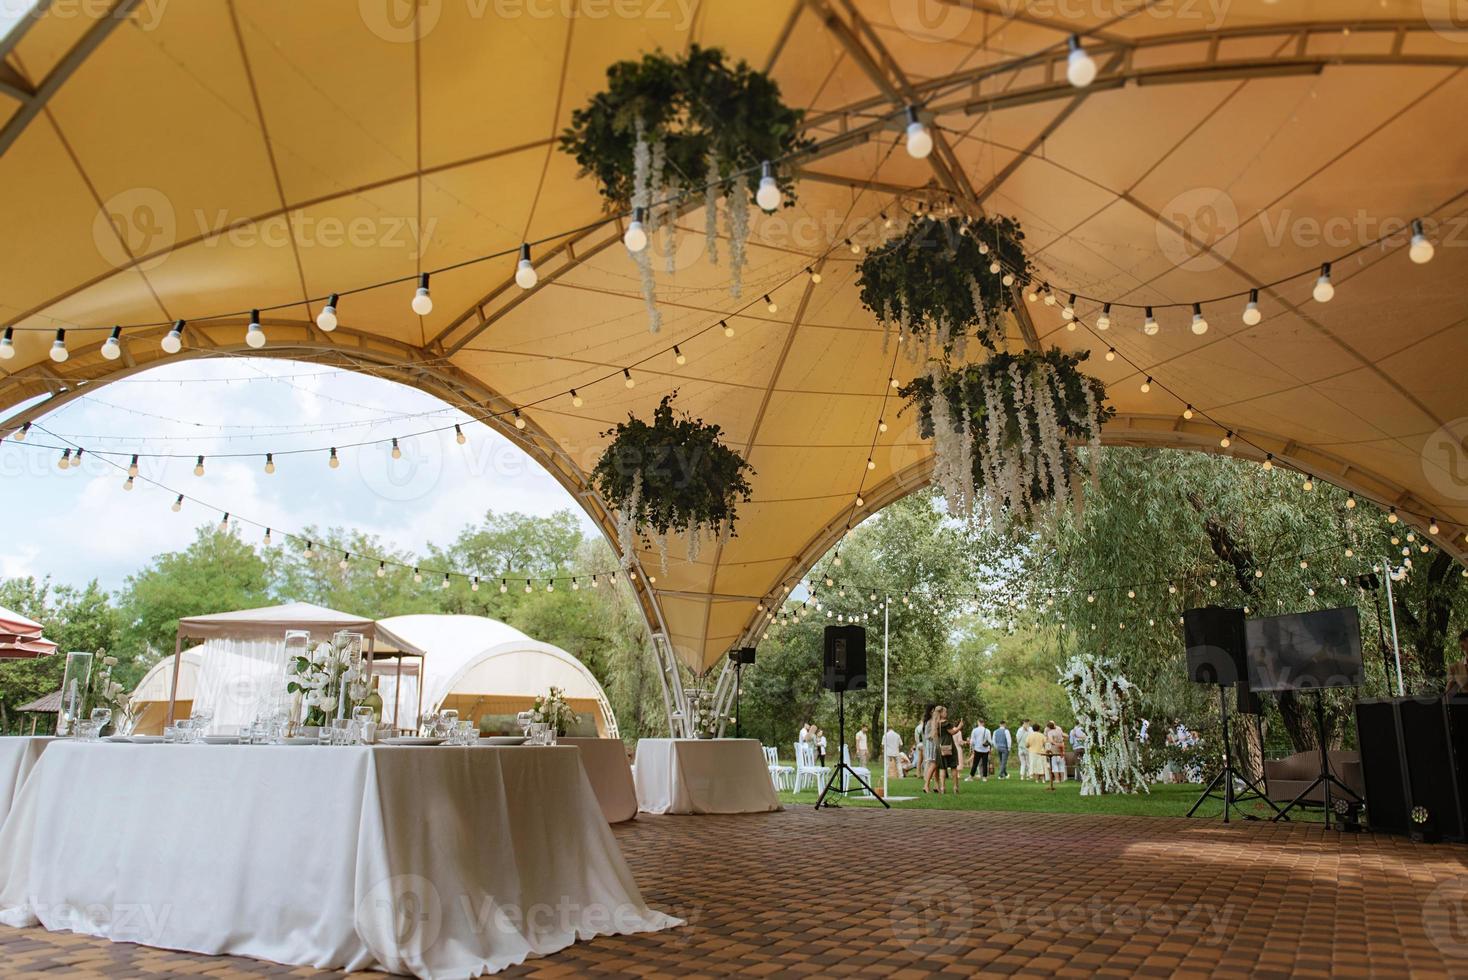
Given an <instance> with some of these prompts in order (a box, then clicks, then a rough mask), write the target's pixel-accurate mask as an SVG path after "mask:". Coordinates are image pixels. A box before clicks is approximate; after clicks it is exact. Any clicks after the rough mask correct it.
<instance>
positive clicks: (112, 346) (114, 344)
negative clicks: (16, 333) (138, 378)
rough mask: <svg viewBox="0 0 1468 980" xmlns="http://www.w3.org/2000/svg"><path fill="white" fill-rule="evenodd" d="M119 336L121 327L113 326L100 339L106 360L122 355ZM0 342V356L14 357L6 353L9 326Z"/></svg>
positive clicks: (12, 353) (12, 354)
mask: <svg viewBox="0 0 1468 980" xmlns="http://www.w3.org/2000/svg"><path fill="white" fill-rule="evenodd" d="M121 336H122V328H121V327H113V328H112V336H110V337H108V338H107V339H106V340H104V341H102V356H103V357H105V358H107V360H109V361H115V360H117V359H118V358H119V357H121V356H122V344H121V343H119V342H118V338H119V337H121ZM0 344H3V348H0V357H14V356H15V352H14V351H10V353H8V354H7V353H6V350H8V349H9V347H10V330H9V328H7V329H6V331H5V340H4V341H3V342H0Z"/></svg>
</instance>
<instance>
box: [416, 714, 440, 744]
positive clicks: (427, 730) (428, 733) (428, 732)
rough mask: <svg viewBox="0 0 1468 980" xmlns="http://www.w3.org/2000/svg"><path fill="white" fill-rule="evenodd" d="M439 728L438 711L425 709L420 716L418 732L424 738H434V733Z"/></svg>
mask: <svg viewBox="0 0 1468 980" xmlns="http://www.w3.org/2000/svg"><path fill="white" fill-rule="evenodd" d="M437 730H438V712H437V711H425V712H423V714H422V715H421V716H419V718H418V734H419V735H421V736H423V737H424V738H432V737H433V733H434V732H435V731H437Z"/></svg>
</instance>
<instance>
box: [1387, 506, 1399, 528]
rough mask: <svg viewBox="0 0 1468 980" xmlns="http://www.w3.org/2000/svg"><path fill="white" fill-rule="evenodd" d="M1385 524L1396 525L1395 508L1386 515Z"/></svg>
mask: <svg viewBox="0 0 1468 980" xmlns="http://www.w3.org/2000/svg"><path fill="white" fill-rule="evenodd" d="M1386 522H1387V523H1388V524H1395V523H1397V509H1396V508H1395V507H1393V508H1392V509H1391V513H1389V514H1387V515H1386Z"/></svg>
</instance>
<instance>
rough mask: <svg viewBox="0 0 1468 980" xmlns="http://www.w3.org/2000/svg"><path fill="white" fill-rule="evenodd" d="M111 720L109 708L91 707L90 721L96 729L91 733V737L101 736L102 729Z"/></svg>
mask: <svg viewBox="0 0 1468 980" xmlns="http://www.w3.org/2000/svg"><path fill="white" fill-rule="evenodd" d="M111 721H112V709H111V708H93V709H92V716H91V722H92V725H93V726H94V728H95V729H96V730H95V731H94V732H93V733H92V738H100V737H101V736H102V729H104V728H106V727H107V725H108V723H109V722H111Z"/></svg>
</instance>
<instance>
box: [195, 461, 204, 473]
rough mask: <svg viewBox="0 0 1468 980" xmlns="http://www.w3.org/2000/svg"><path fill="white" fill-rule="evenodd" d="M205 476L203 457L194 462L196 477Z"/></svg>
mask: <svg viewBox="0 0 1468 980" xmlns="http://www.w3.org/2000/svg"><path fill="white" fill-rule="evenodd" d="M203 475H204V457H203V456H200V457H199V458H198V459H196V460H194V476H203Z"/></svg>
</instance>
